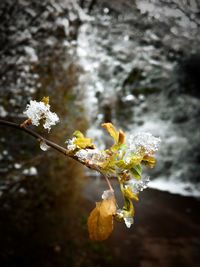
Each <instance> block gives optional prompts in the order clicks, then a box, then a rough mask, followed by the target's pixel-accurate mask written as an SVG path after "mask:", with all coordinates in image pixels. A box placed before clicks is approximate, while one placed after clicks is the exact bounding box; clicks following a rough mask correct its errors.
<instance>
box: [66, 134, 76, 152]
mask: <svg viewBox="0 0 200 267" xmlns="http://www.w3.org/2000/svg"><path fill="white" fill-rule="evenodd" d="M75 140H76V138H75V137H74V138H72V139H69V140H67V141H66V142H65V143H66V144H67V150H69V151H73V150H75V149H76V145H75V144H74V141H75Z"/></svg>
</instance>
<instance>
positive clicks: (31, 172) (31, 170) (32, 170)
mask: <svg viewBox="0 0 200 267" xmlns="http://www.w3.org/2000/svg"><path fill="white" fill-rule="evenodd" d="M23 174H25V175H29V176H34V175H37V174H38V171H37V169H36V168H35V167H30V168H29V169H24V170H23Z"/></svg>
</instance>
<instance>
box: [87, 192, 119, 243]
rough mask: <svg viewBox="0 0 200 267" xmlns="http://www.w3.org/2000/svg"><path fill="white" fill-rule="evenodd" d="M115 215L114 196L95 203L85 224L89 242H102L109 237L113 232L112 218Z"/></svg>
mask: <svg viewBox="0 0 200 267" xmlns="http://www.w3.org/2000/svg"><path fill="white" fill-rule="evenodd" d="M115 214H116V200H115V197H114V196H112V197H110V198H108V199H104V200H102V201H100V202H97V203H96V207H95V208H94V209H93V210H92V212H91V213H90V216H89V218H88V223H87V224H88V231H89V236H90V239H91V240H93V241H102V240H105V239H107V238H108V237H109V236H110V234H111V233H112V231H113V216H114V215H115Z"/></svg>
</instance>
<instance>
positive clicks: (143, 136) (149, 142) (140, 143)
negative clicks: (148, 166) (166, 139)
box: [127, 133, 161, 155]
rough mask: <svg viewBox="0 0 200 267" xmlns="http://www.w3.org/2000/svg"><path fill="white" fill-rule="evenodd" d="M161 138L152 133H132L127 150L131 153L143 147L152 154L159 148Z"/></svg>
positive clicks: (147, 153)
mask: <svg viewBox="0 0 200 267" xmlns="http://www.w3.org/2000/svg"><path fill="white" fill-rule="evenodd" d="M160 142H161V140H160V138H157V137H155V136H153V135H152V134H151V133H137V134H135V135H130V136H129V138H128V141H127V146H128V147H127V150H128V151H129V153H130V152H131V153H137V152H138V151H140V149H141V148H143V149H144V151H145V154H146V155H151V154H153V153H154V152H156V151H157V150H158V147H159V144H160Z"/></svg>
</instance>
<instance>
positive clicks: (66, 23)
mask: <svg viewBox="0 0 200 267" xmlns="http://www.w3.org/2000/svg"><path fill="white" fill-rule="evenodd" d="M56 24H57V25H58V26H62V27H63V29H64V31H65V34H66V36H67V35H68V34H69V21H68V19H67V18H58V19H57V21H56Z"/></svg>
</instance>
